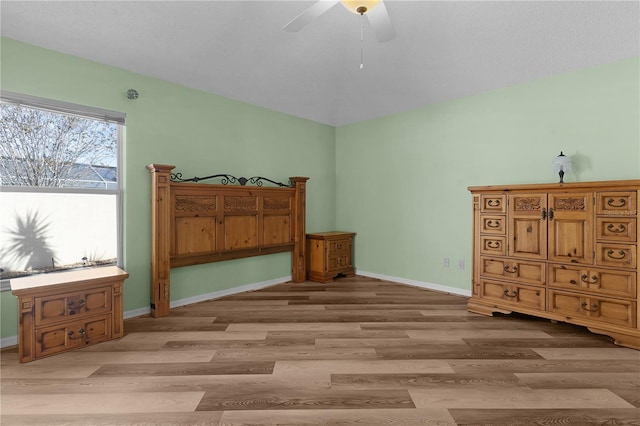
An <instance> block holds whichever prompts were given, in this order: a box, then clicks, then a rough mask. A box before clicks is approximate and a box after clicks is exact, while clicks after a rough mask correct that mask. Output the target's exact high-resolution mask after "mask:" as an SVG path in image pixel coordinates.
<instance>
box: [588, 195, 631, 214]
mask: <svg viewBox="0 0 640 426" xmlns="http://www.w3.org/2000/svg"><path fill="white" fill-rule="evenodd" d="M637 201H638V200H637V192H636V191H612V192H598V193H597V194H596V209H597V213H598V214H599V215H609V216H637V215H638V203H637Z"/></svg>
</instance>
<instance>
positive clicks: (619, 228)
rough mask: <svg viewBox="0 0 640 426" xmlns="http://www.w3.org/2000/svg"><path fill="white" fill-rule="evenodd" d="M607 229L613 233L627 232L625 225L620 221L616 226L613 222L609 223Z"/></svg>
mask: <svg viewBox="0 0 640 426" xmlns="http://www.w3.org/2000/svg"><path fill="white" fill-rule="evenodd" d="M607 230H609V232H613V233H614V234H621V233H623V232H627V228H626V226H624V225H623V224H622V223H619V224H618V226H617V227H616V226H615V225H614V224H613V223H610V224H609V225H607Z"/></svg>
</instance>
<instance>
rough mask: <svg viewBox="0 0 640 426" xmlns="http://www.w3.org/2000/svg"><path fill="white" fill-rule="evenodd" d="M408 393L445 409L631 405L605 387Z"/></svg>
mask: <svg viewBox="0 0 640 426" xmlns="http://www.w3.org/2000/svg"><path fill="white" fill-rule="evenodd" d="M409 393H410V394H411V398H412V399H413V401H414V402H415V404H416V407H434V406H436V407H447V408H482V409H486V408H493V409H505V408H519V409H527V410H529V409H545V408H587V407H588V408H635V407H634V406H633V405H631V404H630V403H628V402H627V401H625V400H624V399H622V398H620V397H619V396H618V395H616V394H614V393H613V392H611V391H610V390H608V389H572V390H571V392H567V390H566V389H558V390H556V389H522V388H505V389H492V390H491V392H486V391H485V390H484V389H478V388H470V389H464V390H463V389H449V388H438V389H424V388H422V389H416V388H410V389H409Z"/></svg>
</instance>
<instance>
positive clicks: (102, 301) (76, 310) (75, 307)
mask: <svg viewBox="0 0 640 426" xmlns="http://www.w3.org/2000/svg"><path fill="white" fill-rule="evenodd" d="M107 312H111V286H109V287H97V288H93V289H88V290H83V291H77V292H72V293H61V294H54V295H51V296H42V297H36V298H35V325H36V327H37V326H42V325H47V324H53V323H56V322H59V321H65V320H69V319H72V320H73V319H74V318H70V317H72V316H75V317H77V318H83V317H87V316H90V315H97V314H101V313H107Z"/></svg>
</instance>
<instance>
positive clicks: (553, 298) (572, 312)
mask: <svg viewBox="0 0 640 426" xmlns="http://www.w3.org/2000/svg"><path fill="white" fill-rule="evenodd" d="M549 311H550V312H553V313H556V314H560V315H564V316H566V317H567V318H568V319H572V318H585V319H586V318H589V319H593V320H596V321H598V322H600V323H608V324H615V325H622V326H625V327H632V328H633V327H635V326H636V323H637V317H636V315H637V312H636V302H634V301H631V300H622V299H620V300H618V299H608V298H604V297H598V296H590V295H585V294H580V293H572V292H563V291H557V290H553V289H550V290H549Z"/></svg>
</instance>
